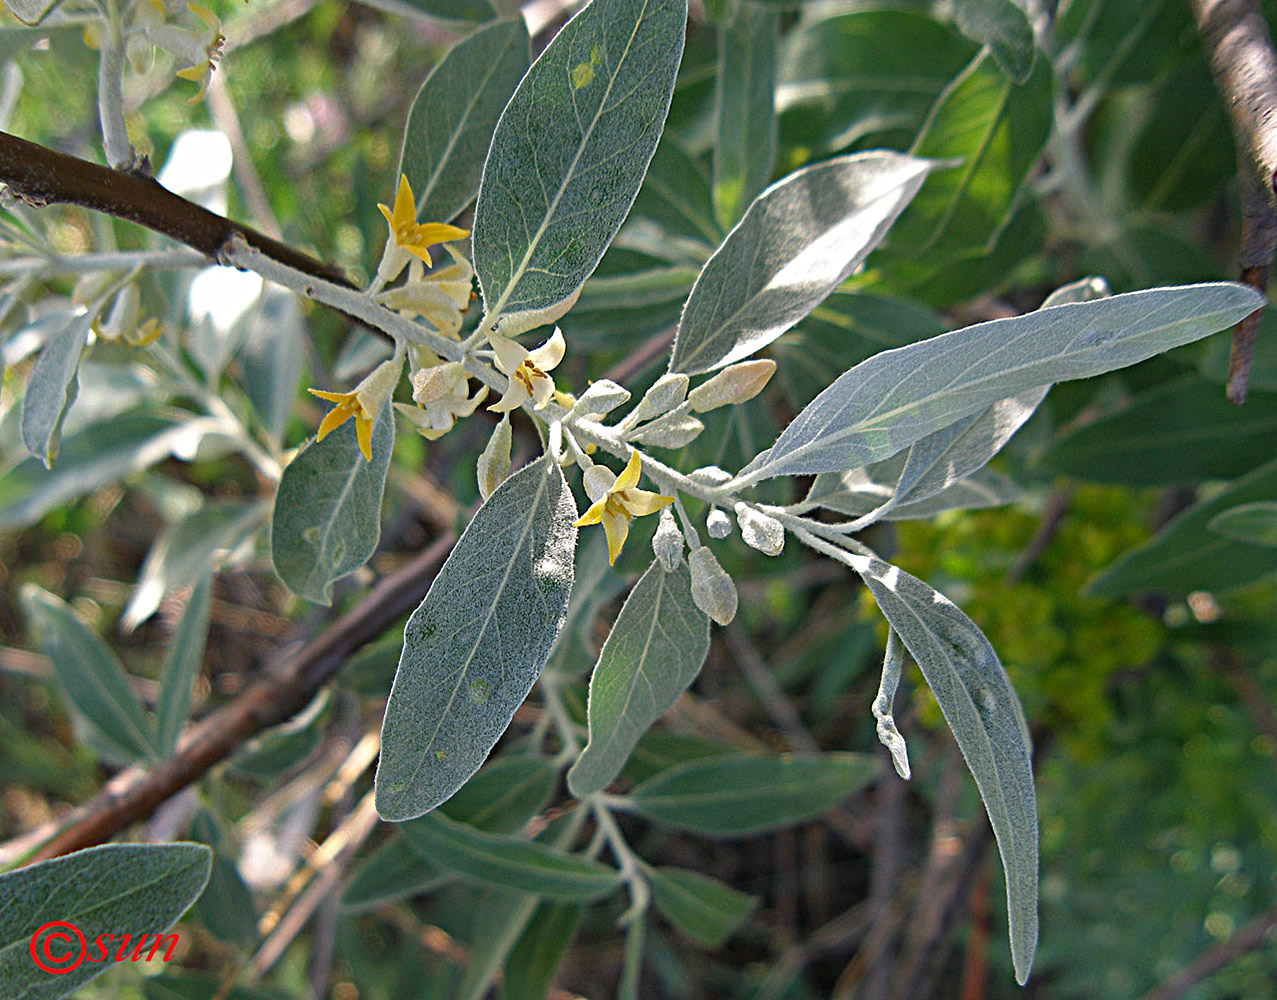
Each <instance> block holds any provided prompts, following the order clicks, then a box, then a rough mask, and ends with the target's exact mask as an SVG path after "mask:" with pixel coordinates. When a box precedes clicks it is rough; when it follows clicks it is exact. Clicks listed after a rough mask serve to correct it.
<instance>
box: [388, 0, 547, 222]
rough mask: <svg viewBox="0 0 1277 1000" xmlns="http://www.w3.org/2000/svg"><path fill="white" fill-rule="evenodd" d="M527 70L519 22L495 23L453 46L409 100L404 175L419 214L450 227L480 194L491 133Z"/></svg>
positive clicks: (525, 40) (525, 41)
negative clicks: (480, 175)
mask: <svg viewBox="0 0 1277 1000" xmlns="http://www.w3.org/2000/svg"><path fill="white" fill-rule="evenodd" d="M527 69H528V31H527V29H526V28H525V27H524V26H523V20H522V19H521V18H517V17H516V18H514V19H512V20H509V21H497V22H495V23H493V24H490V25H488V26H486V27H483V28H480V29H479V30H478V31H476V32H474V34H472V35H470V36H469V37H468V38H466V39H464V40H462V41H460V42H458V43H457V44H456V45H454V46H453V47H452V48H451V49H450V50H449V51H448V54H447V55H446V56H444V58H443V60H442V61H441V62H439V63H438V64H437V65H436V66H435V68H434V69H433V70H431V71H430V75H429V76H428V77H426V80H425V82H424V83H423V84H422V85H421V89H420V90H419V91H417V96H416V98H415V99H414V100H413V102H412V108H411V110H409V112H408V124H407V127H406V128H405V129H404V140H403V152H402V153H401V154H400V157H399V172H400V173H402V174H403V175H404V176H406V177H407V178H408V181H409V183H411V184H412V190H413V193H414V194H415V195H416V196H417V216H418V218H420V219H421V220H423V221H427V222H446V221H448V220H450V219H452V218H453V217H454V216H456V215H457V214H459V213H460V212H461V210H462V209H463V208H465V207H466V206H467V205H468V204H470V201H471V199H472V198H474V196H475V193H476V192H477V191H478V190H479V174H480V172H481V171H482V169H483V159H484V157H485V156H486V155H487V153H488V143H489V142H490V140H491V139H492V131H493V129H495V128H496V125H497V120H498V119H499V118H500V117H501V112H502V110H503V109H504V108H505V105H506V101H508V100H509V99H510V95H511V94H512V93H514V88H515V87H517V86H518V85H519V81H520V80H521V79H522V78H523V74H524V73H525V72H527Z"/></svg>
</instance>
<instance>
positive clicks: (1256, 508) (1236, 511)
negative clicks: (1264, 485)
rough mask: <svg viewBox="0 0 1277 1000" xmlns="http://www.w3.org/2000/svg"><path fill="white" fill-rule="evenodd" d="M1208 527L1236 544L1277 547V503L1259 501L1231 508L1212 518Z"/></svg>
mask: <svg viewBox="0 0 1277 1000" xmlns="http://www.w3.org/2000/svg"><path fill="white" fill-rule="evenodd" d="M1206 527H1207V528H1208V529H1210V530H1211V531H1213V532H1215V533H1216V534H1217V535H1223V536H1224V537H1225V538H1231V539H1232V540H1233V541H1235V542H1247V543H1249V544H1251V545H1269V546H1277V501H1275V500H1259V501H1256V502H1255V503H1244V504H1239V505H1238V506H1236V507H1230V508H1229V509H1228V510H1226V511H1224V512H1223V513H1220V514H1216V515H1215V516H1214V517H1213V518H1211V520H1210V523H1209V524H1207V525H1206Z"/></svg>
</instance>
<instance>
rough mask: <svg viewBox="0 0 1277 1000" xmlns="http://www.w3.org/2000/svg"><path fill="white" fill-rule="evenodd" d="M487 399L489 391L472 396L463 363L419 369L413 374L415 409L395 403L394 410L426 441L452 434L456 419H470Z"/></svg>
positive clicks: (481, 388)
mask: <svg viewBox="0 0 1277 1000" xmlns="http://www.w3.org/2000/svg"><path fill="white" fill-rule="evenodd" d="M487 396H488V387H487V386H486V385H484V386H480V387H479V391H478V392H476V393H475V394H474V396H471V395H470V382H469V379H468V376H467V375H466V370H465V367H464V366H463V365H461V363H460V362H457V361H447V362H443V363H441V364H436V365H429V366H427V367H425V368H418V369H417V370H416V371H415V372H413V373H412V398H413V400H414V401H415V402H416V404H417V405H416V406H409V405H408V404H407V403H396V404H395V408H396V409H397V410H398V411H399V412H400V413H402V414H403V415H404V416H405V417H407V418H408V419H409V420H411V421H412V423H413V424H414V425H415V426H416V428H417V433H418V434H420V435H421V436H422V437H423V438H425V439H426V440H427V441H433V440H435V438H439V437H443V435H445V434H447V433H448V431H450V430H452V428H453V425H455V424H456V422H457V417H468V416H470V414H472V413H473V412H474V411H475V407H477V406H478V405H479V404H480V403H481V402H483V400H484V399H486V398H487Z"/></svg>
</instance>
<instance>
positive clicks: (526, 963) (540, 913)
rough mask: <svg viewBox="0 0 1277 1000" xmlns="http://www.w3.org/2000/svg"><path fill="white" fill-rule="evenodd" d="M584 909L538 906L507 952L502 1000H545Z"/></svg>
mask: <svg viewBox="0 0 1277 1000" xmlns="http://www.w3.org/2000/svg"><path fill="white" fill-rule="evenodd" d="M582 911H583V908H582V907H581V906H579V905H577V904H574V903H550V902H546V903H541V904H540V905H539V906H538V907H537V910H536V913H534V914H533V915H532V919H531V920H529V921H528V926H527V928H526V929H525V930H524V932H523V936H522V937H520V938H519V942H518V944H516V945H515V946H514V950H513V951H512V952H510V957H509V958H508V959H507V960H506V963H505V978H504V979H503V980H502V982H501V996H502V998H503V1000H544V998H545V997H547V996H549V995H550V987H551V986H553V985H554V974H555V972H556V971H558V968H559V963H560V962H562V961H563V955H564V953H565V952H566V951H567V948H568V945H570V944H571V943H572V938H573V937H575V936H576V928H577V925H578V924H579V923H580V922H581V914H582Z"/></svg>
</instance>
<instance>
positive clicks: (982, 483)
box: [884, 469, 1024, 521]
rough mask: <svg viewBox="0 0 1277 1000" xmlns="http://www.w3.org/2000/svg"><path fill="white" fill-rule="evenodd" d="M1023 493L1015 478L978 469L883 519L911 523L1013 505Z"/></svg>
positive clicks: (897, 509)
mask: <svg viewBox="0 0 1277 1000" xmlns="http://www.w3.org/2000/svg"><path fill="white" fill-rule="evenodd" d="M1023 495H1024V491H1023V490H1022V489H1020V487H1019V485H1018V484H1017V483H1016V482H1015V481H1014V480H1012V479H1008V478H1007V477H1006V476H1004V475H1002V474H1001V473H1000V472H994V471H993V470H992V469H977V470H976V471H975V472H973V473H971V475H969V476H968V477H967V478H966V479H959V480H958V481H957V482H956V483H954V484H953V485H952V486H948V487H946V488H945V489H943V490H941V491H940V492H939V493H936V494H933V495H932V496H929V497H927V498H925V499H923V500H917V501H911V502H909V503H902V504H900V505H899V506H897V507H893V508H892V509H891V510H890V511H888V512H887V515H886V517H885V518H884V520H887V521H908V520H916V519H919V518H928V517H934V516H935V515H936V514H939V513H941V512H942V511H946V510H978V509H979V508H981V507H1002V506H1005V505H1006V504H1009V503H1014V502H1015V501H1016V500H1019V499H1020V497H1021V496H1023Z"/></svg>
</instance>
